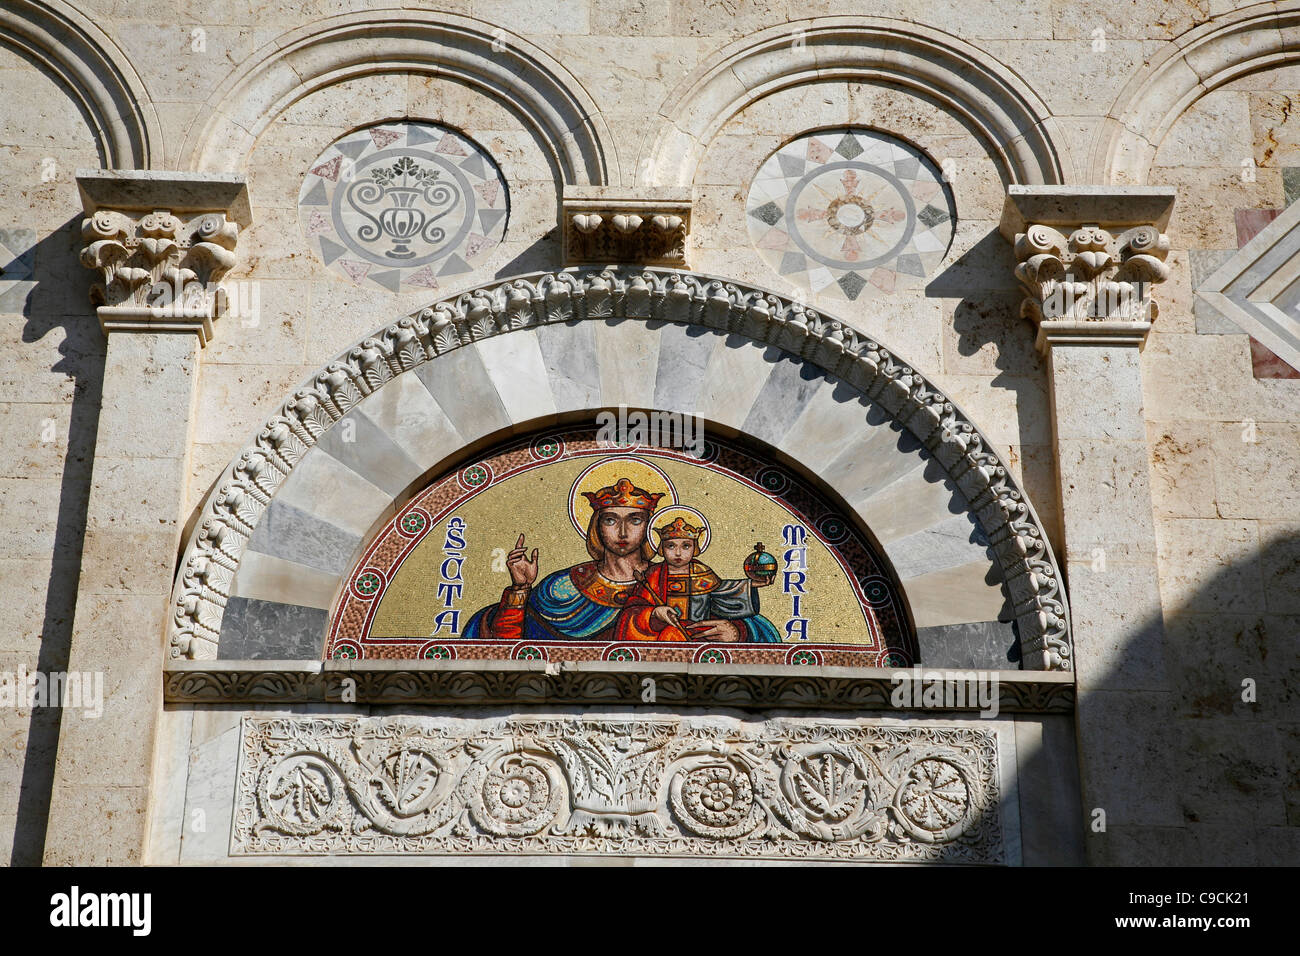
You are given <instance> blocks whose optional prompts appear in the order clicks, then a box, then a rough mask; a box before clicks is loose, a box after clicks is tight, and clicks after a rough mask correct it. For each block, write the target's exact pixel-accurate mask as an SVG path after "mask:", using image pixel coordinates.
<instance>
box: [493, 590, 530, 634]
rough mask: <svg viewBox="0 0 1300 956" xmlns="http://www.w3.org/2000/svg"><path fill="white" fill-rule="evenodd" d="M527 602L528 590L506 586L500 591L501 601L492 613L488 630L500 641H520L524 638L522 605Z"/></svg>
mask: <svg viewBox="0 0 1300 956" xmlns="http://www.w3.org/2000/svg"><path fill="white" fill-rule="evenodd" d="M527 603H528V591H527V589H525V590H523V591H517V590H515V589H514V588H506V589H505V590H504V591H503V592H502V593H501V603H500V604H498V605H497V609H496V613H494V614H493V615H492V618H491V622H490V625H491V626H490V628H489V630H490V631H491V633H492V636H493V637H495V638H496V639H497V640H500V641H522V640H523V639H524V607H525V605H527Z"/></svg>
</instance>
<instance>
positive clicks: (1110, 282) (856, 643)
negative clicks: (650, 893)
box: [0, 0, 1300, 866]
mask: <svg viewBox="0 0 1300 956" xmlns="http://www.w3.org/2000/svg"><path fill="white" fill-rule="evenodd" d="M0 90H2V91H3V97H4V107H3V109H0V117H3V124H2V127H0V169H2V170H3V176H0V197H2V199H0V208H3V210H4V217H3V218H4V222H3V223H0V270H2V271H0V316H2V318H3V322H4V323H5V328H6V330H7V336H6V346H5V349H4V353H3V359H2V364H3V373H2V374H0V390H2V392H3V394H0V420H2V421H3V423H4V427H3V434H4V436H5V443H4V446H5V453H4V455H3V456H2V457H0V467H2V468H3V472H2V473H0V501H2V502H3V508H0V522H3V525H4V528H5V530H6V532H7V533H6V535H5V538H4V541H5V544H4V546H3V548H4V550H3V552H2V553H0V575H3V585H2V588H0V593H3V595H4V597H5V600H4V601H3V604H2V605H0V615H3V621H4V626H3V627H0V703H3V704H4V706H3V707H0V740H3V743H4V747H3V756H2V757H0V782H2V785H0V859H7V860H9V861H11V862H12V863H14V864H36V863H41V862H44V863H47V864H69V863H81V864H106V863H127V864H146V863H184V864H188V863H249V862H256V861H257V860H259V859H260V860H276V861H284V860H294V861H299V862H302V861H307V862H310V861H313V860H315V861H320V860H324V859H338V858H349V859H351V858H366V859H377V858H384V857H387V858H395V857H402V858H406V859H415V860H419V861H423V862H431V863H454V862H464V861H482V860H483V859H487V858H502V857H521V856H527V857H532V858H536V859H537V860H539V861H541V862H566V861H573V860H576V859H585V858H590V857H593V856H601V855H616V856H623V857H632V858H634V859H636V860H641V861H647V862H649V861H653V860H658V859H661V858H671V859H676V860H681V861H691V860H705V859H707V860H720V861H727V860H731V861H735V860H754V861H769V860H807V861H822V860H825V861H857V862H916V863H925V862H939V863H958V864H993V865H1006V866H1016V865H1042V864H1057V865H1078V864H1084V863H1089V864H1102V865H1104V864H1124V863H1135V864H1157V865H1172V864H1215V863H1244V864H1279V863H1290V864H1295V863H1297V862H1300V783H1298V782H1297V781H1300V709H1298V708H1300V701H1298V699H1297V693H1298V691H1297V681H1298V680H1300V650H1298V649H1300V490H1298V489H1300V317H1298V314H1297V311H1296V310H1297V303H1298V302H1300V294H1297V292H1296V289H1297V288H1298V287H1300V284H1298V279H1297V277H1298V276H1300V265H1298V264H1300V204H1293V203H1292V200H1293V199H1295V198H1296V196H1297V195H1300V120H1297V119H1295V118H1294V115H1293V114H1294V112H1295V111H1294V109H1293V107H1294V106H1295V105H1296V104H1297V103H1300V3H1292V2H1278V3H1261V4H1242V3H1234V2H1230V0H1223V2H1218V0H1215V2H1208V3H1199V4H1182V3H1177V4H1175V3H1162V2H1158V0H1124V2H1121V3H1114V2H1086V3H1069V4H1066V3H1051V4H1040V5H1038V6H1035V7H1024V6H1022V5H1017V4H1009V3H1007V2H1004V0H967V2H963V3H960V4H933V3H932V4H917V3H913V2H910V0H871V2H855V0H807V2H801V3H786V2H783V0H782V2H770V3H769V2H763V3H758V2H754V3H750V2H747V0H533V2H528V3H522V2H518V0H450V2H446V3H435V2H423V0H417V2H410V3H407V4H405V5H402V6H397V5H395V4H393V3H391V2H390V0H367V2H359V3H353V4H345V3H337V2H330V0H309V2H307V3H288V4H280V3H274V2H266V3H262V2H245V0H218V2H212V3H189V2H186V0H137V2H133V3H130V4H123V3H118V2H114V0H83V2H82V3H80V4H75V5H74V4H71V3H67V2H64V0H10V2H7V3H5V4H4V6H3V9H0ZM638 421H639V422H641V423H642V424H643V425H649V426H662V431H661V432H659V433H656V434H649V433H641V434H640V435H633V436H632V437H630V438H629V436H628V434H627V427H628V426H629V425H630V426H631V427H632V429H633V430H634V431H635V429H636V427H637V422H638ZM610 422H617V423H618V428H619V429H621V432H620V435H619V438H618V441H617V442H615V443H612V444H611V443H610V442H608V441H607V440H606V438H607V436H606V435H604V434H603V433H602V432H601V429H602V428H604V427H606V426H608V425H609V423H610ZM629 529H631V530H629ZM516 534H517V535H518V537H517V540H516ZM756 540H757V543H755V542H756ZM669 541H676V542H678V543H679V544H680V543H681V542H686V545H688V546H689V547H690V548H693V549H694V551H693V554H694V557H693V558H691V559H690V563H689V566H688V565H681V566H676V565H674V566H671V567H670V558H671V554H670V548H669V545H668V542H669ZM764 541H766V545H764V543H763V542H764ZM706 552H707V553H706ZM747 552H748V554H747ZM674 567H679V570H677V571H674V570H673V568H674ZM682 568H684V569H685V570H681V569H682ZM674 575H677V576H676V577H674ZM681 588H684V589H685V590H684V591H681V592H680V593H679V589H681ZM6 695H7V699H6ZM59 705H61V706H59Z"/></svg>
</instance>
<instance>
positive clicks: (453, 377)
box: [415, 347, 511, 441]
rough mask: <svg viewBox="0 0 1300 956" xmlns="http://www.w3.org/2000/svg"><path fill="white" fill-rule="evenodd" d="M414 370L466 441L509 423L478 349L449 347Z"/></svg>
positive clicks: (497, 429)
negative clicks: (433, 359) (447, 350)
mask: <svg viewBox="0 0 1300 956" xmlns="http://www.w3.org/2000/svg"><path fill="white" fill-rule="evenodd" d="M415 374H416V375H418V376H419V377H420V381H422V382H424V387H425V388H427V389H428V390H429V393H430V394H431V395H433V397H434V399H435V400H436V401H437V402H438V404H439V405H440V406H442V410H443V411H444V412H446V414H447V418H448V419H449V420H450V421H451V424H452V427H454V428H455V429H456V431H457V432H459V433H460V434H461V436H462V437H463V438H464V439H465V440H466V441H473V440H474V439H477V438H482V437H483V436H484V435H489V434H491V433H492V432H495V431H499V430H501V429H504V428H508V427H509V426H510V424H511V421H510V416H509V415H508V414H507V413H506V407H505V404H504V403H503V402H502V401H501V396H500V395H499V394H497V387H496V386H495V385H494V384H492V379H491V378H490V377H489V376H488V373H487V369H486V368H484V366H483V356H482V354H481V353H480V352H479V351H478V349H475V348H469V347H466V348H459V349H453V350H452V351H450V352H446V353H444V354H443V355H440V356H439V357H438V361H436V362H425V363H424V364H423V365H420V366H417V367H416V369H415Z"/></svg>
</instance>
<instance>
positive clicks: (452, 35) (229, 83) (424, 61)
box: [180, 10, 614, 184]
mask: <svg viewBox="0 0 1300 956" xmlns="http://www.w3.org/2000/svg"><path fill="white" fill-rule="evenodd" d="M376 73H417V74H430V75H436V76H438V77H439V78H445V79H447V80H449V81H452V82H459V83H463V84H465V85H466V86H469V87H471V88H474V89H477V90H480V91H482V92H483V93H485V94H486V95H488V96H491V97H493V98H495V99H498V100H500V101H502V102H504V103H506V104H508V105H509V106H511V108H512V109H515V110H517V111H518V112H519V114H520V115H521V116H522V118H523V121H524V122H525V123H527V124H530V125H531V127H532V128H533V130H534V131H535V132H536V133H537V136H538V138H539V139H540V140H541V141H542V142H543V143H545V144H546V146H547V149H548V153H549V158H550V160H551V161H552V162H553V163H554V165H555V168H556V169H557V170H558V172H559V174H560V176H561V178H562V179H563V181H564V182H565V183H578V184H585V183H603V182H606V181H607V179H608V177H609V170H608V167H607V164H608V163H610V162H613V161H614V160H613V157H612V153H611V154H610V155H607V148H606V145H605V144H606V142H607V140H608V138H609V136H608V132H607V130H606V126H605V122H604V119H603V118H602V117H601V115H600V111H599V109H598V108H597V106H596V104H595V102H594V101H593V100H592V99H591V97H590V96H588V95H587V93H586V91H585V90H583V88H582V85H581V84H580V83H579V82H578V81H577V80H576V79H575V78H574V77H573V76H572V75H571V74H569V72H568V71H567V70H565V68H564V67H563V66H562V65H561V64H560V63H559V62H558V61H557V60H555V59H553V58H552V57H550V56H549V55H547V54H546V53H545V52H543V51H542V50H541V49H539V48H538V47H537V46H535V45H533V44H532V43H529V42H528V41H527V40H524V39H523V38H522V37H519V36H516V35H515V34H513V33H510V32H508V31H507V30H505V29H503V28H500V27H496V28H491V27H489V25H488V24H486V23H483V22H482V21H479V20H471V19H469V18H467V17H460V16H456V15H454V14H450V13H434V12H423V11H417V10H387V11H384V10H369V11H366V12H364V13H352V14H345V15H343V16H337V17H329V18H327V19H324V20H318V21H315V22H313V23H311V24H310V25H308V26H305V27H301V28H299V29H297V30H292V31H290V32H288V33H285V34H283V35H281V36H279V37H277V38H275V39H274V40H272V41H271V42H269V43H267V44H266V45H265V46H264V47H262V48H261V49H260V50H258V51H257V52H256V53H254V54H253V55H252V56H251V57H249V59H248V60H246V61H245V62H243V63H241V64H240V65H239V66H237V67H236V68H235V69H234V70H233V71H232V72H231V74H230V76H229V77H228V78H227V79H226V80H225V81H224V82H223V83H222V84H221V85H220V86H219V87H218V88H217V89H216V90H215V91H214V92H213V94H212V96H211V97H209V98H208V101H207V103H206V104H205V105H204V107H203V109H202V110H201V111H200V115H202V116H205V117H207V119H206V121H205V122H202V123H196V124H195V126H194V127H192V128H191V129H190V132H189V134H188V135H187V137H186V140H185V143H184V145H183V146H182V148H181V152H180V164H181V167H182V168H186V169H194V170H203V169H223V170H224V169H242V168H243V166H244V164H245V163H246V162H247V158H248V155H249V154H250V153H251V152H252V146H253V143H255V142H256V140H257V137H258V136H259V135H261V133H262V131H263V130H264V129H265V128H266V127H267V125H269V124H270V123H271V121H272V120H274V119H275V117H276V116H278V115H279V114H280V113H282V112H283V111H284V110H285V109H287V108H288V107H289V106H290V105H292V104H293V103H294V102H296V101H297V100H299V99H301V98H302V97H304V96H307V95H309V94H311V93H313V92H315V91H316V90H319V89H322V88H324V87H327V86H331V85H333V84H336V83H342V82H345V81H347V80H350V79H353V78H356V77H360V76H368V75H371V74H376ZM377 118H382V117H377Z"/></svg>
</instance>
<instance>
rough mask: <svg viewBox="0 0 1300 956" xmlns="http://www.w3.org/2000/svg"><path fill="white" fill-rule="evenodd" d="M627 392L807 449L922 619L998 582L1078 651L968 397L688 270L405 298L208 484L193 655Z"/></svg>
mask: <svg viewBox="0 0 1300 956" xmlns="http://www.w3.org/2000/svg"><path fill="white" fill-rule="evenodd" d="M619 406H627V407H630V408H650V409H663V410H665V411H670V412H680V413H683V414H689V415H696V416H699V417H700V418H701V419H703V420H705V421H709V422H715V423H717V424H719V425H720V426H722V427H723V428H725V429H730V430H732V431H734V432H735V433H737V434H741V435H746V436H750V437H751V438H753V439H757V440H758V441H760V442H762V443H765V444H766V445H769V446H771V447H772V448H775V449H776V450H777V451H779V452H780V453H781V454H782V455H784V456H785V457H786V458H787V459H789V460H792V461H797V462H799V463H800V464H801V466H802V467H803V468H804V469H805V470H806V471H807V472H808V473H810V474H815V475H817V476H818V477H819V479H820V481H821V483H822V485H823V486H824V487H825V488H827V489H828V490H829V492H830V493H832V494H833V496H834V497H835V498H836V499H838V500H839V501H841V502H843V503H845V505H846V506H847V508H848V509H849V511H850V513H851V516H852V517H853V518H854V519H855V520H856V521H857V522H858V523H860V524H861V525H862V526H863V527H865V528H867V529H869V530H871V531H872V532H874V533H875V537H876V540H877V542H878V543H879V545H880V547H881V549H882V551H883V553H884V557H885V559H886V560H888V561H889V562H890V563H891V564H892V565H893V570H894V573H895V575H896V576H897V577H898V578H899V579H900V582H901V585H902V587H903V590H904V593H905V595H906V599H907V603H908V604H909V605H910V607H911V609H912V614H913V617H914V619H915V623H916V625H917V627H918V628H920V627H922V626H924V625H925V624H926V623H927V622H928V620H927V619H926V618H925V617H924V615H923V613H922V612H921V611H920V610H919V609H920V608H921V606H922V605H923V603H924V600H923V598H926V597H927V596H928V599H929V601H930V604H931V605H932V606H942V605H944V604H945V603H946V604H947V605H948V606H954V605H960V603H961V602H962V601H963V600H965V599H966V598H968V597H971V596H972V595H977V594H981V593H982V594H984V595H986V596H987V595H988V592H989V590H990V588H991V589H992V592H993V594H994V595H995V596H996V597H997V601H996V605H995V607H994V608H993V609H992V610H991V611H990V613H989V615H988V616H986V617H984V618H981V620H986V621H987V620H997V619H998V613H997V609H998V608H999V607H1000V606H1001V605H1002V603H1003V598H1004V597H1005V599H1006V601H1007V602H1009V604H1010V606H1011V608H1012V616H1013V619H1014V621H1015V622H1016V625H1017V628H1018V634H1019V640H1020V645H1021V650H1022V654H1023V658H1024V661H1025V666H1027V667H1029V668H1032V669H1069V667H1070V661H1071V657H1072V655H1071V651H1070V637H1069V615H1068V610H1067V606H1066V600H1065V595H1064V589H1063V587H1062V585H1061V580H1060V573H1059V570H1058V567H1057V564H1056V559H1055V557H1054V555H1053V554H1052V551H1051V547H1050V545H1049V543H1048V541H1047V538H1046V536H1045V534H1044V533H1043V528H1042V525H1041V523H1040V522H1039V519H1038V517H1037V515H1036V514H1035V512H1034V510H1033V508H1032V506H1031V505H1030V503H1029V501H1028V500H1027V499H1026V498H1025V496H1024V495H1023V494H1022V493H1021V491H1020V490H1019V488H1018V487H1017V486H1016V484H1015V482H1014V480H1013V479H1012V477H1011V474H1010V471H1009V469H1008V468H1007V466H1006V464H1005V462H1003V461H1002V460H1001V459H1000V458H999V456H998V455H997V453H996V452H995V451H994V450H993V448H992V445H991V444H990V443H989V442H988V440H987V439H986V438H985V437H984V436H983V435H982V434H981V433H980V431H979V429H978V428H976V426H975V425H974V424H973V423H972V422H971V421H970V420H969V418H968V417H967V416H966V415H965V414H964V413H962V411H961V410H960V408H958V407H957V406H956V405H955V404H954V403H953V402H952V401H951V400H950V399H949V398H948V397H947V396H945V395H944V394H943V393H942V392H941V391H939V390H938V389H937V388H936V387H935V386H934V385H933V384H931V383H930V382H929V381H927V380H926V379H925V377H924V376H922V375H921V374H920V373H919V372H917V371H916V370H915V369H913V368H912V367H911V366H909V365H908V364H907V363H905V362H903V361H902V360H901V359H899V358H898V357H897V356H895V355H893V354H892V353H891V352H890V351H889V350H888V349H886V348H885V347H883V346H882V345H880V344H879V343H877V342H875V341H874V340H872V339H870V338H868V337H866V336H864V335H862V334H861V333H859V332H857V331H855V330H853V329H852V328H850V327H849V326H848V325H846V324H845V323H843V322H841V321H838V320H836V319H834V318H831V317H828V316H824V315H822V314H820V313H818V312H815V311H813V310H811V309H807V308H805V307H804V306H802V305H800V304H798V303H795V302H791V301H790V300H788V299H783V298H781V297H780V296H777V295H775V294H774V293H771V292H768V291H766V290H764V289H759V288H754V287H750V286H743V285H740V284H737V283H732V282H729V281H727V280H724V279H721V278H713V277H709V276H701V275H698V274H693V273H686V272H679V271H676V270H670V269H643V270H606V271H598V270H594V269H593V270H572V271H563V272H554V273H539V274H534V275H529V276H523V277H519V278H512V279H506V280H504V281H501V282H499V283H497V284H495V285H493V286H490V287H487V288H482V289H478V290H474V291H472V292H468V293H465V294H463V295H460V296H456V297H454V298H451V299H446V300H443V301H440V302H437V303H435V304H433V305H431V306H429V307H428V308H425V309H422V310H420V311H418V312H416V313H414V314H412V315H408V316H405V317H403V318H401V319H399V320H398V321H396V322H395V323H393V324H391V325H389V326H387V327H385V328H383V329H380V330H379V331H377V332H376V333H375V334H373V335H371V336H369V337H367V338H366V339H364V340H362V341H361V342H359V343H358V344H357V345H356V346H355V347H353V348H352V349H350V350H348V351H347V352H345V353H344V354H342V355H340V356H339V357H338V358H337V359H336V360H335V361H333V362H331V363H330V364H329V365H327V366H326V367H325V368H323V369H322V370H321V371H320V372H318V373H317V374H316V375H315V376H313V377H312V378H311V379H309V380H308V381H307V382H305V383H304V384H303V386H302V387H301V388H299V389H298V390H297V391H295V392H294V393H293V395H291V396H290V397H289V398H288V399H287V400H286V401H285V403H284V404H283V406H282V407H281V409H280V410H279V412H278V413H277V414H276V415H274V416H272V417H271V418H270V419H269V420H268V421H267V422H266V425H265V426H264V427H263V428H262V429H261V430H260V432H259V433H258V434H257V436H256V437H255V439H254V441H253V442H252V443H251V444H250V445H249V446H248V447H247V448H246V449H245V450H244V451H243V452H242V453H241V454H240V455H238V456H237V457H236V458H235V459H234V460H233V461H232V462H231V463H230V464H229V465H228V466H227V468H226V469H225V471H224V472H223V474H222V477H221V478H220V479H219V481H218V482H217V484H216V486H215V488H214V490H213V492H212V493H211V494H210V495H209V497H208V499H207V501H206V502H205V503H204V505H203V508H202V511H201V514H200V515H199V516H198V520H197V522H196V524H195V527H194V531H193V532H192V534H191V536H190V539H189V541H188V544H187V546H186V549H185V552H184V556H183V559H182V563H181V567H180V569H179V572H178V574H177V578H176V584H175V592H174V603H173V612H172V621H171V645H172V654H173V656H177V657H180V656H188V657H198V658H211V657H215V656H217V654H218V652H219V646H220V641H221V634H222V629H223V616H224V615H225V613H226V608H227V605H228V604H229V603H230V602H231V601H232V600H234V599H241V600H248V599H252V600H262V599H263V598H264V597H266V596H267V594H268V593H269V592H267V591H265V590H262V588H263V585H264V584H265V583H266V582H280V583H277V584H275V585H274V587H276V588H280V589H281V590H279V591H277V592H276V593H277V594H280V595H282V594H283V593H284V592H283V587H284V585H283V582H284V581H286V580H287V579H289V578H293V577H295V576H296V577H297V580H296V581H295V582H294V583H293V584H292V585H290V586H289V587H290V590H291V591H293V593H294V594H296V595H299V596H300V597H288V598H284V597H280V598H278V599H277V601H276V603H278V604H280V605H282V606H283V607H297V608H300V609H308V610H310V609H312V608H313V607H314V608H315V609H316V610H318V611H319V612H320V614H322V615H327V614H328V608H330V607H331V606H332V604H333V600H334V597H335V596H336V595H337V594H338V593H339V589H340V587H341V582H342V579H343V576H344V575H345V574H346V573H347V572H348V571H349V569H350V568H351V566H352V564H353V562H354V561H355V559H356V557H357V556H358V555H359V554H360V553H361V549H362V547H363V546H364V544H365V542H366V539H367V536H368V535H369V534H370V533H371V532H372V530H373V529H374V528H375V527H377V525H378V524H379V523H381V522H383V521H385V520H387V519H388V518H389V517H390V516H391V515H392V514H393V513H394V512H395V509H396V508H397V507H398V506H399V505H400V504H401V502H402V501H403V500H404V496H405V495H407V494H409V492H410V489H412V488H414V487H416V486H417V485H418V483H419V482H421V481H423V480H425V479H427V476H428V475H430V474H432V473H435V472H437V471H438V470H439V469H443V468H445V467H447V464H448V462H449V461H450V456H451V454H452V453H453V452H455V451H458V450H460V449H463V448H477V447H482V443H483V442H484V441H487V440H490V439H493V438H495V437H496V436H500V435H503V434H510V433H519V432H522V431H525V430H529V429H532V428H536V427H538V426H539V425H543V424H546V423H547V422H549V421H557V420H560V419H561V418H563V417H565V416H571V415H572V414H574V413H576V412H580V411H589V410H592V409H600V408H617V407H619ZM345 422H350V423H351V424H350V425H347V424H343V423H345ZM345 433H347V434H348V435H349V436H350V440H349V439H348V438H345V437H344V435H345ZM367 436H369V437H367ZM378 451H382V452H383V453H382V454H380V453H378ZM886 526H887V528H886ZM972 526H973V527H975V528H977V529H978V534H976V535H974V536H972V535H970V531H971V528H972ZM882 529H885V530H887V532H888V533H882ZM962 537H965V538H966V541H965V544H964V545H954V542H955V541H957V540H959V539H961V538H962ZM967 586H969V590H968V591H963V588H966V587H967ZM294 589H296V590H294ZM981 589H982V591H981ZM308 617H310V615H308ZM318 623H319V625H320V627H319V630H320V634H319V637H320V639H321V640H323V637H324V622H323V619H322V620H321V621H319V622H318ZM313 627H316V624H309V628H308V629H309V630H310V629H311V628H313ZM313 639H314V638H313ZM318 643H319V642H318ZM318 651H319V647H317V648H316V650H315V651H313V656H314V654H315V653H316V652H318ZM922 655H923V658H924V648H923V649H922Z"/></svg>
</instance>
